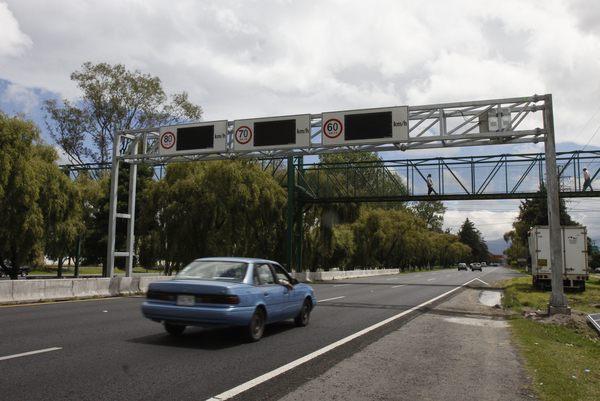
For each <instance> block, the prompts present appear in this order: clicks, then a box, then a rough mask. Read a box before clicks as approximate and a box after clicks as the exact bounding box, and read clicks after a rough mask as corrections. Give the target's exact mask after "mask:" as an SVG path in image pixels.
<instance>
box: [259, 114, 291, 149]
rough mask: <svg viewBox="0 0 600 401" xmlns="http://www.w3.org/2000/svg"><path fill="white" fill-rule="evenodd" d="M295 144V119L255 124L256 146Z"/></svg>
mask: <svg viewBox="0 0 600 401" xmlns="http://www.w3.org/2000/svg"><path fill="white" fill-rule="evenodd" d="M295 143H296V120H295V119H294V120H277V121H260V122H255V123H254V146H277V145H293V144H295Z"/></svg>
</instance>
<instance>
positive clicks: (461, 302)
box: [282, 288, 532, 401]
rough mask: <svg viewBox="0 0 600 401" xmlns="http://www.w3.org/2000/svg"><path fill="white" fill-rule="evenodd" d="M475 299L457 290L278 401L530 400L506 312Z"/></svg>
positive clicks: (467, 290) (469, 290) (474, 292)
mask: <svg viewBox="0 0 600 401" xmlns="http://www.w3.org/2000/svg"><path fill="white" fill-rule="evenodd" d="M480 292H481V289H479V288H465V289H463V290H461V291H460V292H459V293H458V294H456V295H455V296H453V297H452V298H450V299H449V300H448V301H446V302H444V303H441V304H439V305H438V306H436V307H435V308H433V309H432V310H431V311H429V312H428V313H425V314H423V315H421V316H419V317H417V318H415V319H413V320H411V321H410V322H408V323H407V324H406V325H404V326H403V327H402V328H401V329H399V330H396V331H395V332H393V333H391V334H389V335H387V336H385V337H383V338H382V339H380V340H378V341H377V342H375V343H373V344H371V345H369V346H367V347H366V348H365V349H364V350H362V351H361V352H359V353H358V354H355V355H353V356H352V357H350V358H348V359H345V360H343V361H342V362H340V363H338V364H337V365H336V366H334V367H333V368H331V369H329V370H328V371H327V372H325V374H323V375H321V376H319V377H318V378H315V379H313V380H311V381H309V382H308V383H305V384H304V385H302V386H301V387H299V388H298V389H296V390H295V391H293V392H292V393H290V394H288V395H287V396H286V397H283V398H282V400H284V401H292V400H306V399H331V400H374V399H377V400H405V399H406V400H414V399H423V400H453V399H460V400H507V401H508V400H525V399H531V395H532V393H531V392H530V391H528V390H524V389H523V388H524V386H526V385H527V384H528V379H527V373H526V371H525V370H524V368H523V362H522V360H521V358H520V357H519V355H518V352H517V350H516V347H515V346H514V344H513V343H512V341H511V338H510V333H509V330H508V323H507V322H506V321H505V320H504V318H503V316H504V315H505V314H506V313H507V312H506V311H504V310H502V309H498V308H494V307H490V306H487V305H483V304H481V303H480V302H479V300H478V297H479V293H480Z"/></svg>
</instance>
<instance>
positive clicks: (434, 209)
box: [411, 201, 448, 233]
mask: <svg viewBox="0 0 600 401" xmlns="http://www.w3.org/2000/svg"><path fill="white" fill-rule="evenodd" d="M411 209H412V211H413V212H414V214H415V215H416V216H417V217H418V218H420V219H421V220H424V221H425V223H426V224H427V228H429V230H431V231H433V232H436V233H441V232H442V227H443V225H444V213H446V210H448V208H447V207H446V206H444V203H443V202H440V201H433V202H415V203H414V204H413V206H412V208H411Z"/></svg>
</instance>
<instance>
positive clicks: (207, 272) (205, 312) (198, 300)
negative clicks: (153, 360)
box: [142, 258, 317, 341]
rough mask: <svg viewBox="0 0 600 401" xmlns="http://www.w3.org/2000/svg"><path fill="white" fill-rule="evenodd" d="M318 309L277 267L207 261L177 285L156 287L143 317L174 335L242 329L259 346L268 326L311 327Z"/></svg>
mask: <svg viewBox="0 0 600 401" xmlns="http://www.w3.org/2000/svg"><path fill="white" fill-rule="evenodd" d="M316 304H317V298H316V297H315V292H314V290H313V289H312V287H310V286H309V285H306V284H302V283H299V282H298V280H296V279H293V278H291V277H290V275H289V274H288V272H287V271H286V270H285V269H284V268H283V267H281V265H280V264H278V263H277V262H273V261H270V260H264V259H251V258H203V259H196V260H194V261H193V262H192V263H190V264H189V265H188V266H186V267H185V268H184V269H183V270H181V271H180V272H179V273H178V274H177V275H176V276H175V277H174V279H173V280H170V281H156V282H153V283H151V284H150V286H149V287H148V293H147V297H146V302H144V304H143V305H142V313H143V314H144V316H145V317H147V318H148V319H152V320H153V321H155V322H159V323H163V324H164V326H165V329H166V330H167V332H168V333H169V334H173V335H177V334H181V333H183V331H184V330H185V328H186V326H198V327H231V326H240V327H242V328H243V329H244V334H245V336H246V337H247V339H248V340H249V341H258V340H260V339H261V337H262V336H263V332H264V327H265V324H269V323H274V322H279V321H282V320H287V319H294V323H295V324H296V326H299V327H301V326H306V325H307V324H308V321H309V319H310V313H311V311H312V310H313V308H314V307H315V306H316Z"/></svg>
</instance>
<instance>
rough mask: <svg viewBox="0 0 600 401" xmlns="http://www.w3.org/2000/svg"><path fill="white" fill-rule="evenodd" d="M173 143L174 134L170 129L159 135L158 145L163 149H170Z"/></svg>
mask: <svg viewBox="0 0 600 401" xmlns="http://www.w3.org/2000/svg"><path fill="white" fill-rule="evenodd" d="M174 145H175V134H173V133H172V132H170V131H167V132H165V133H164V134H162V136H161V137H160V146H162V147H163V148H164V149H171V148H172V147H173V146H174Z"/></svg>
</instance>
